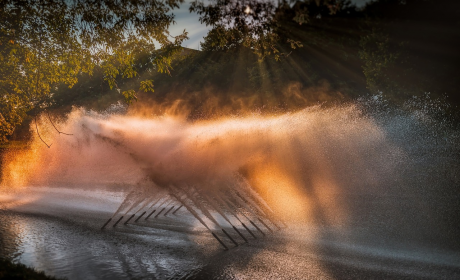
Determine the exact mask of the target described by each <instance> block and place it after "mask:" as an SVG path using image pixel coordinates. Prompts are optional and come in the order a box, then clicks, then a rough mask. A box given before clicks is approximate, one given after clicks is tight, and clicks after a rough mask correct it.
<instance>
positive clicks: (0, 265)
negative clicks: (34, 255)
mask: <svg viewBox="0 0 460 280" xmlns="http://www.w3.org/2000/svg"><path fill="white" fill-rule="evenodd" d="M0 279H5V280H6V279H29V280H35V279H36V280H52V279H57V278H54V277H50V276H46V275H45V273H43V272H37V271H35V270H34V269H32V268H29V267H27V266H25V265H23V264H15V263H12V262H11V261H9V260H6V259H2V258H0Z"/></svg>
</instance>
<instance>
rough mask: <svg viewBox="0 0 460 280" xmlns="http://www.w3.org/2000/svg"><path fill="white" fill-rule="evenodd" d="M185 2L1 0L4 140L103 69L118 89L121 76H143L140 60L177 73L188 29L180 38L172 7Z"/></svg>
mask: <svg viewBox="0 0 460 280" xmlns="http://www.w3.org/2000/svg"><path fill="white" fill-rule="evenodd" d="M182 1H183V0H167V1H166V0H165V1H163V0H101V1H85V0H72V1H65V0H40V1H35V0H19V1H18V0H4V1H1V3H0V17H1V18H2V21H1V22H0V96H1V99H0V109H1V111H0V122H1V124H2V126H1V129H0V141H5V140H6V137H7V136H8V135H11V133H12V132H13V131H14V128H15V127H16V126H17V125H18V124H19V123H21V121H22V119H23V118H24V116H25V114H26V113H27V112H29V111H31V110H32V109H35V111H39V110H44V109H46V108H47V107H49V106H50V105H51V98H52V95H53V92H55V91H56V90H57V89H58V87H63V86H67V87H72V86H73V85H75V83H76V82H77V81H78V77H79V75H80V74H81V73H88V74H92V72H93V69H94V67H95V66H98V67H100V68H101V69H103V75H104V77H103V79H104V80H105V81H106V82H107V83H108V85H109V87H110V88H117V89H118V90H119V88H118V85H117V78H118V77H121V78H127V79H129V78H133V77H136V75H137V72H138V69H137V68H136V67H135V63H136V61H137V60H139V59H140V57H144V58H145V57H147V58H146V59H145V61H144V62H145V63H144V64H148V67H150V68H155V69H156V70H157V71H160V72H169V71H170V70H169V68H170V64H171V56H172V55H174V53H177V52H178V51H180V48H181V43H182V42H183V40H185V39H186V38H187V33H186V32H185V30H184V32H183V33H182V34H180V35H178V36H176V37H173V36H171V35H170V34H169V32H168V28H169V26H170V25H171V24H173V23H174V15H173V14H171V13H170V10H171V9H173V8H176V7H178V4H179V3H181V2H182ZM157 48H158V49H159V50H156V49H157ZM143 88H144V89H145V86H143ZM137 89H139V90H142V89H141V88H139V84H138V87H137ZM133 91H135V90H134V89H129V90H127V91H123V96H125V98H126V101H127V102H132V100H134V99H135V94H134V93H133Z"/></svg>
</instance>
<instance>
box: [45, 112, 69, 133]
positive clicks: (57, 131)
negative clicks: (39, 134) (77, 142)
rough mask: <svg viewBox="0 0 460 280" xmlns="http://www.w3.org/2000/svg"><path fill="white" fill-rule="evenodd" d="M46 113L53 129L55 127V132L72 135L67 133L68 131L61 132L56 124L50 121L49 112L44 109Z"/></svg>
mask: <svg viewBox="0 0 460 280" xmlns="http://www.w3.org/2000/svg"><path fill="white" fill-rule="evenodd" d="M46 115H47V116H48V120H49V121H50V123H51V125H52V126H53V127H54V129H56V131H57V132H59V134H64V135H69V136H70V135H73V134H68V133H64V132H61V131H59V130H58V129H57V128H56V126H55V125H54V123H53V122H52V121H51V118H50V114H49V112H48V111H46Z"/></svg>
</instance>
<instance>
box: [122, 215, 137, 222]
mask: <svg viewBox="0 0 460 280" xmlns="http://www.w3.org/2000/svg"><path fill="white" fill-rule="evenodd" d="M134 216H136V214H132V215H131V217H129V219H127V220H126V222H125V223H124V225H126V224H127V223H128V222H129V221H130V220H131V219H132V218H134Z"/></svg>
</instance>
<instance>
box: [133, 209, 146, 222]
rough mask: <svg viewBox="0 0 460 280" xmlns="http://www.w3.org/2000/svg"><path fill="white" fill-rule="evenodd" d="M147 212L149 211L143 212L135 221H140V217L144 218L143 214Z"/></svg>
mask: <svg viewBox="0 0 460 280" xmlns="http://www.w3.org/2000/svg"><path fill="white" fill-rule="evenodd" d="M145 213H147V211H144V212H142V214H141V215H140V216H139V217H137V219H136V220H134V222H135V223H137V221H139V219H140V218H142V216H144V215H145Z"/></svg>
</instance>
